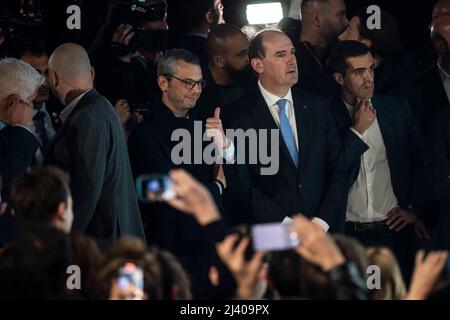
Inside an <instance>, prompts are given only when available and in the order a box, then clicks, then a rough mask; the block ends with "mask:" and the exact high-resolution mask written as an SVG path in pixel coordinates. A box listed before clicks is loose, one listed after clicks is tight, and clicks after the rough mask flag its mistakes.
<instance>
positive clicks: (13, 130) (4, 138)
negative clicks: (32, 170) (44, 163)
mask: <svg viewBox="0 0 450 320" xmlns="http://www.w3.org/2000/svg"><path fill="white" fill-rule="evenodd" d="M38 147H39V142H38V140H37V139H36V137H35V136H34V134H33V133H31V131H28V130H27V129H25V128H23V127H20V126H6V127H5V128H3V129H2V130H0V155H1V156H0V170H1V177H2V187H3V188H2V195H3V196H6V197H7V195H8V193H9V192H8V191H9V188H10V186H11V182H12V180H13V179H15V178H17V177H19V176H21V175H22V174H24V173H25V172H26V171H27V169H28V167H29V166H30V164H31V162H32V160H33V157H34V154H35V152H36V150H37V148H38ZM3 200H6V199H3Z"/></svg>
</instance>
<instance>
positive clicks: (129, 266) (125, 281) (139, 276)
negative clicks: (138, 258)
mask: <svg viewBox="0 0 450 320" xmlns="http://www.w3.org/2000/svg"><path fill="white" fill-rule="evenodd" d="M117 286H118V287H119V289H120V290H122V291H130V290H131V287H132V286H134V287H135V288H138V289H139V290H141V291H143V290H144V273H143V271H142V268H141V267H140V266H138V265H136V264H135V263H133V262H127V263H126V264H125V265H124V266H123V267H121V268H120V269H119V275H118V277H117Z"/></svg>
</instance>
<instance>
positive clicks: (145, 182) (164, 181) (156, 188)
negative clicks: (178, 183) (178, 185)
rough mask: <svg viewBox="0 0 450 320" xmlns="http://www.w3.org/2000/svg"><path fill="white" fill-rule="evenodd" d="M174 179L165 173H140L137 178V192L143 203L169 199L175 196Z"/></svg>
mask: <svg viewBox="0 0 450 320" xmlns="http://www.w3.org/2000/svg"><path fill="white" fill-rule="evenodd" d="M172 184H173V182H172V179H171V178H170V177H169V176H168V174H165V173H157V174H149V175H140V176H138V177H137V178H136V193H137V196H138V199H139V200H140V201H141V202H143V203H151V202H161V201H168V200H172V199H174V198H175V196H176V193H175V191H174V190H173V189H172Z"/></svg>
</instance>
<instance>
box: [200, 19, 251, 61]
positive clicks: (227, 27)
mask: <svg viewBox="0 0 450 320" xmlns="http://www.w3.org/2000/svg"><path fill="white" fill-rule="evenodd" d="M235 35H242V36H244V37H246V35H245V34H244V33H243V32H242V31H241V29H239V27H237V26H235V25H234V24H231V23H222V24H218V25H216V26H214V27H212V28H211V30H210V31H209V34H208V37H207V38H206V50H207V51H208V54H209V56H210V57H212V56H214V55H216V54H223V53H226V52H227V49H228V48H227V46H226V45H225V43H224V42H225V41H226V40H227V39H228V38H229V37H231V36H235Z"/></svg>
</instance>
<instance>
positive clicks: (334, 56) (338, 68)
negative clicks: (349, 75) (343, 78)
mask: <svg viewBox="0 0 450 320" xmlns="http://www.w3.org/2000/svg"><path fill="white" fill-rule="evenodd" d="M370 52H371V51H370V49H369V48H368V47H367V46H366V45H365V44H363V43H361V42H359V41H354V40H346V41H340V42H338V43H337V44H336V46H335V47H334V48H333V49H332V50H331V52H330V56H329V57H328V62H327V66H328V68H329V69H330V70H331V72H333V73H340V74H342V75H345V73H346V71H347V68H348V63H347V59H348V58H352V57H359V56H363V55H366V54H367V53H370Z"/></svg>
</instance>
